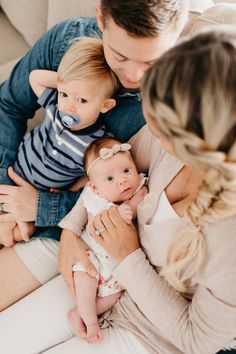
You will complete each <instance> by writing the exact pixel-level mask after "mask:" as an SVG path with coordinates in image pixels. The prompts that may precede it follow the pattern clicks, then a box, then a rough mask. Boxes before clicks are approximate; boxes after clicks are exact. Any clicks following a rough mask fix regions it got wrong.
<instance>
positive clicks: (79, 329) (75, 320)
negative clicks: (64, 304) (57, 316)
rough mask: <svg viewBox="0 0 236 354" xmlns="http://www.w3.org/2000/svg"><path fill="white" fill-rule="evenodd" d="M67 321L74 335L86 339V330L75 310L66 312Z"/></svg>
mask: <svg viewBox="0 0 236 354" xmlns="http://www.w3.org/2000/svg"><path fill="white" fill-rule="evenodd" d="M67 319H68V321H69V322H70V325H71V326H72V328H73V332H74V334H75V335H76V336H78V337H80V338H86V328H85V325H84V322H83V320H82V318H81V317H80V315H79V313H78V311H77V310H76V308H73V309H71V310H70V311H69V312H68V314H67Z"/></svg>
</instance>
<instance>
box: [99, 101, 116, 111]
mask: <svg viewBox="0 0 236 354" xmlns="http://www.w3.org/2000/svg"><path fill="white" fill-rule="evenodd" d="M115 105H116V100H114V98H108V99H106V100H105V101H104V103H103V105H102V108H101V110H100V112H101V113H106V112H108V111H110V109H112V108H113V107H115Z"/></svg>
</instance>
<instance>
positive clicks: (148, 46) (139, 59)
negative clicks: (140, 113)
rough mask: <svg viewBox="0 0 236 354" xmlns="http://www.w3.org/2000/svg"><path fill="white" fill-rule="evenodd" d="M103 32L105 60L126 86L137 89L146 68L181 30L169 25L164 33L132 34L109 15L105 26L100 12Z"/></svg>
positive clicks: (168, 46)
mask: <svg viewBox="0 0 236 354" xmlns="http://www.w3.org/2000/svg"><path fill="white" fill-rule="evenodd" d="M98 25H99V27H100V29H101V31H102V32H103V38H102V39H103V46H104V53H105V57H106V60H107V62H108V64H109V66H110V67H111V69H112V70H113V71H114V72H115V74H116V75H117V77H118V79H119V81H120V83H121V84H122V86H123V87H125V88H126V89H133V90H136V89H138V88H139V87H140V80H141V79H142V76H143V74H144V72H145V70H146V69H148V67H149V66H150V65H152V64H153V62H154V61H155V59H157V58H158V57H160V56H161V55H162V54H163V53H164V52H165V51H166V50H168V49H169V48H170V47H171V46H172V45H173V44H174V43H175V42H176V40H177V38H178V36H179V33H177V32H176V31H174V30H173V29H172V28H169V29H168V30H167V31H166V32H165V33H163V35H162V36H161V37H154V38H152V37H132V36H131V35H130V34H128V33H127V32H126V31H125V30H123V29H122V28H121V27H119V26H118V25H116V23H115V22H114V21H113V20H112V19H111V18H110V19H107V20H106V23H105V26H104V25H103V23H102V21H101V17H100V18H99V16H98Z"/></svg>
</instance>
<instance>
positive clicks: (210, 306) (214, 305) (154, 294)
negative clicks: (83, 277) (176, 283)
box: [113, 249, 236, 354]
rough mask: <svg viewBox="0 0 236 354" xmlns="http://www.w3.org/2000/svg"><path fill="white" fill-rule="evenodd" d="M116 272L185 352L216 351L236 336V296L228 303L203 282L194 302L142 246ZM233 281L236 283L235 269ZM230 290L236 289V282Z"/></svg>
mask: <svg viewBox="0 0 236 354" xmlns="http://www.w3.org/2000/svg"><path fill="white" fill-rule="evenodd" d="M113 275H114V277H115V279H116V280H117V281H119V282H120V283H121V284H122V285H123V286H124V287H125V288H126V290H127V291H128V293H129V295H130V297H131V298H132V300H133V301H134V302H135V303H136V305H137V306H138V308H139V310H140V311H141V312H142V313H143V314H144V315H145V317H147V318H148V319H149V321H150V322H151V323H152V324H153V325H154V326H155V327H156V328H157V331H159V332H160V333H162V334H163V336H164V337H165V338H167V339H168V340H169V341H170V342H171V343H172V344H174V345H175V346H176V347H177V348H179V350H181V351H182V352H183V353H191V354H199V353H204V354H208V353H209V354H210V353H212V354H213V353H216V352H217V351H219V350H220V349H221V348H222V347H223V346H225V345H228V344H229V343H230V341H232V339H233V338H234V337H235V323H236V304H235V302H236V299H235V301H234V303H228V302H225V301H224V299H223V296H222V297H221V298H219V297H217V296H215V295H214V292H213V291H212V290H210V289H208V288H207V287H206V286H203V285H202V284H201V285H199V286H198V288H197V290H196V292H195V294H194V296H193V299H192V301H188V300H186V299H185V298H184V297H183V296H182V295H180V294H179V293H177V292H176V291H175V290H174V289H173V288H172V287H171V286H170V285H169V284H168V283H167V282H166V281H165V280H164V279H163V278H162V277H160V276H159V274H158V273H157V272H156V270H155V269H154V268H153V267H152V266H151V265H150V263H149V261H148V260H147V258H146V256H145V254H144V253H143V251H142V250H141V249H138V250H136V251H135V252H133V253H131V254H130V255H129V256H128V257H126V258H125V259H124V260H123V261H122V262H121V263H120V264H119V265H118V266H117V267H116V269H115V271H114V272H113ZM233 280H234V284H235V283H236V276H235V271H234V279H232V278H231V281H233ZM219 281H220V282H222V280H219ZM225 285H226V284H223V283H222V286H225ZM228 289H231V291H234V292H235V285H232V286H231V287H228ZM231 297H232V298H233V297H234V296H233V294H231ZM147 299H148V301H147Z"/></svg>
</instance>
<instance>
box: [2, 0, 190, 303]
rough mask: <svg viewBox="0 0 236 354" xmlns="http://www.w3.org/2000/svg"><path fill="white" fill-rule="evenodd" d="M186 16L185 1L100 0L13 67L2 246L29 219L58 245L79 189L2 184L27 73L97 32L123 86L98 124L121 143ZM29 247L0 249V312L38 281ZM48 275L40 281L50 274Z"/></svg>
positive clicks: (67, 262)
mask: <svg viewBox="0 0 236 354" xmlns="http://www.w3.org/2000/svg"><path fill="white" fill-rule="evenodd" d="M137 7H138V8H139V11H137ZM187 14H188V1H187V0H159V1H158V0H129V1H126V0H101V3H100V5H97V7H96V15H97V16H96V17H97V19H94V18H92V19H91V18H90V19H84V18H79V19H77V20H75V19H73V20H68V21H65V22H63V23H61V24H58V25H56V26H55V27H54V28H52V29H51V30H50V31H48V32H47V33H46V34H45V35H44V36H43V37H42V38H41V39H40V40H39V41H38V42H37V43H36V44H35V45H34V47H33V48H32V49H31V50H30V51H29V53H28V54H27V55H26V56H25V57H24V58H23V59H22V60H21V61H20V62H19V63H18V64H17V65H16V67H15V68H14V70H13V72H12V74H11V76H10V78H9V79H8V80H7V81H6V82H5V83H4V84H3V85H2V86H1V87H0V96H1V101H0V116H1V123H2V126H1V136H0V160H1V171H0V172H1V179H0V183H1V184H2V185H1V186H0V194H3V195H0V207H1V208H0V209H1V211H4V212H6V213H5V214H3V215H1V216H0V221H4V223H2V224H0V238H1V237H2V236H3V235H4V236H6V235H7V240H8V241H6V245H7V246H10V245H11V244H12V243H13V242H14V227H17V226H15V221H20V220H22V221H34V222H35V225H36V227H37V230H36V232H35V234H34V236H40V237H46V238H54V239H57V240H59V239H60V230H59V229H58V228H56V227H55V226H56V225H57V224H58V222H59V221H60V220H61V219H62V217H63V216H64V215H65V214H66V213H67V212H68V211H69V210H70V209H71V208H72V206H73V205H74V204H75V201H76V200H77V198H78V196H79V192H69V191H61V192H60V193H50V192H45V191H43V192H42V191H37V190H36V189H35V188H33V187H32V186H30V185H29V184H27V183H26V182H25V181H23V180H21V179H20V178H19V177H18V176H16V175H15V174H14V173H13V171H10V172H9V177H10V178H11V179H12V180H13V181H14V182H15V183H16V184H17V185H18V187H12V186H3V185H6V184H9V183H10V179H9V178H8V176H7V168H8V166H10V165H12V164H13V162H14V160H15V157H16V153H17V150H18V146H19V143H20V141H21V140H22V137H23V135H24V133H25V130H26V123H27V120H26V117H33V115H34V113H35V110H36V109H37V108H38V103H37V99H36V96H35V95H34V93H33V92H32V90H31V88H30V85H29V82H28V77H29V72H30V71H31V70H33V69H49V70H57V67H58V65H59V63H60V60H61V58H62V56H63V55H64V53H65V51H66V50H67V49H68V47H69V45H70V41H71V40H72V39H74V38H76V37H81V36H92V35H94V33H95V32H96V33H98V34H99V35H101V36H102V40H103V45H104V53H105V57H106V60H107V62H108V64H109V65H110V67H111V69H112V70H113V71H114V72H115V73H116V75H117V76H118V79H119V80H120V83H121V85H122V86H123V89H122V91H121V92H120V94H119V95H118V96H117V97H116V102H117V106H116V107H115V109H113V110H112V111H111V112H110V113H109V114H107V116H106V117H105V121H106V126H107V128H108V129H109V130H110V131H111V132H112V133H113V134H114V135H115V136H116V137H117V138H118V139H121V140H128V139H129V138H130V137H131V136H132V135H133V134H134V133H136V132H137V131H138V130H139V129H140V128H141V127H142V125H143V124H144V118H143V114H142V110H141V98H140V95H139V92H138V89H139V85H140V80H141V78H142V76H143V73H144V71H145V70H146V69H147V68H148V67H149V66H150V65H151V64H152V63H153V62H154V60H155V59H156V58H158V57H159V56H160V55H162V54H163V53H164V52H165V51H166V50H167V49H168V48H169V47H170V46H172V45H173V44H174V43H175V41H176V40H177V38H178V37H179V35H180V33H181V31H182V29H183V26H184V24H185V23H186V21H187ZM36 206H37V210H36ZM23 237H25V235H23V236H22V238H23ZM4 239H5V240H6V237H5V238H4ZM9 240H10V241H9ZM77 242H78V240H76V239H73V240H72V239H70V240H63V239H62V240H61V247H60V270H61V272H62V274H63V276H64V277H65V279H66V280H67V282H68V284H69V286H70V288H71V290H72V291H73V283H72V277H71V265H72V264H73V263H74V260H75V259H76V260H77V257H78V255H77V253H76V243H77ZM36 244H37V242H29V243H27V244H24V245H17V246H16V247H15V248H12V247H11V248H8V249H6V248H4V249H2V250H1V251H0V282H1V284H4V285H3V288H2V289H1V292H2V296H1V301H2V304H0V309H1V308H5V307H6V306H8V305H10V304H11V303H13V302H14V301H16V300H18V299H19V298H21V297H23V296H24V295H26V294H28V293H29V292H30V291H32V290H33V289H35V288H36V287H38V286H40V285H41V284H42V282H43V281H44V280H42V279H39V277H36V276H35V273H34V272H33V270H32V268H34V266H32V265H31V264H30V263H28V259H29V258H31V256H32V252H33V251H32V250H31V251H30V255H28V253H27V252H28V251H26V250H28V249H31V248H32V247H36V246H35V245H36ZM54 244H55V242H54ZM25 252H26V253H25ZM35 252H36V253H37V250H35ZM68 254H69V255H70V256H69V257H68ZM65 255H66V257H65ZM81 257H83V255H82V256H81ZM26 259H27V261H26ZM86 262H87V260H86V257H85V256H84V263H86ZM85 265H86V264H85ZM88 270H89V269H88ZM55 272H56V270H54V273H53V272H52V274H49V275H48V278H49V279H50V278H51V277H53V276H55ZM92 273H93V269H91V274H92Z"/></svg>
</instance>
